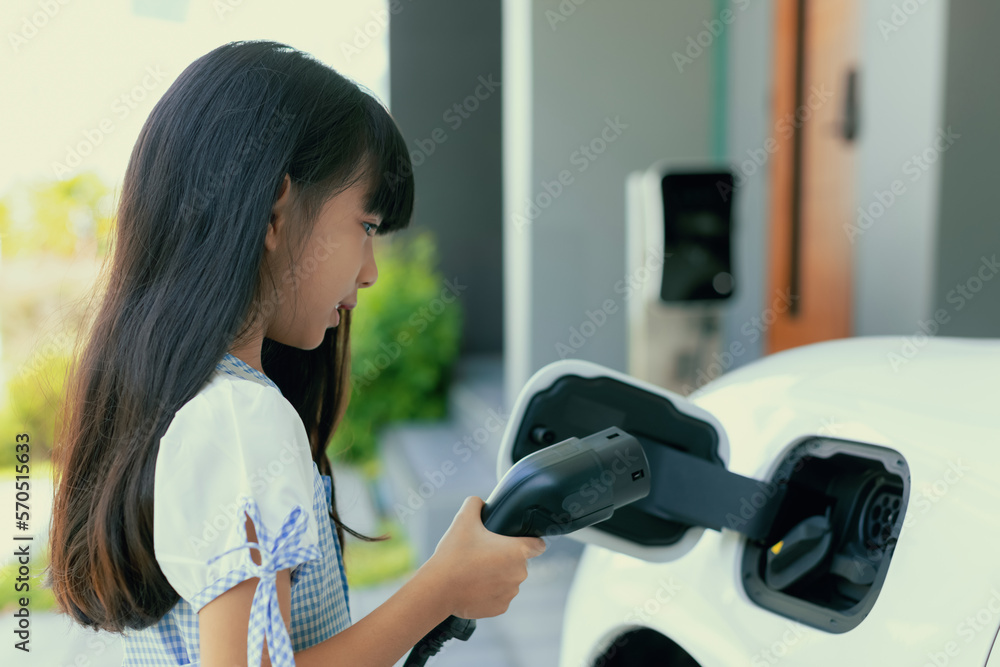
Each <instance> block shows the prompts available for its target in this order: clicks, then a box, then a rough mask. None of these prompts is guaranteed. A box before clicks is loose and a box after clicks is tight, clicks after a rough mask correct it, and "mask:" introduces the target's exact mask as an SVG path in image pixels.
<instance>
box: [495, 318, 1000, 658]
mask: <svg viewBox="0 0 1000 667" xmlns="http://www.w3.org/2000/svg"><path fill="white" fill-rule="evenodd" d="M565 374H576V375H581V376H596V375H602V374H603V375H607V376H610V377H614V378H616V379H619V380H622V381H625V382H628V383H631V384H633V385H634V386H638V387H640V388H643V389H646V390H648V391H656V392H658V393H660V394H662V395H664V396H668V397H669V398H670V399H671V400H672V401H674V403H675V405H676V407H677V408H678V409H680V410H682V411H686V412H690V413H691V414H694V415H698V416H701V417H704V418H706V419H707V420H710V422H711V423H714V424H717V425H718V428H719V429H720V445H719V453H720V456H721V458H722V459H723V461H724V462H725V463H726V467H727V468H728V470H730V471H732V472H735V473H738V474H740V475H744V476H746V477H751V478H755V479H760V480H764V479H768V478H769V476H770V475H771V474H772V473H773V472H774V470H775V467H776V466H777V463H778V461H779V460H780V459H781V458H782V456H783V454H784V453H785V452H787V451H788V449H789V448H790V447H791V446H792V445H794V444H795V443H797V442H800V441H802V440H803V438H806V437H809V436H817V435H818V436H827V437H831V438H837V439H843V440H848V441H855V442H859V443H867V444H872V445H879V446H883V447H886V448H890V449H892V450H895V451H896V452H898V453H900V454H902V455H903V456H904V457H905V459H906V463H907V465H908V467H909V472H910V487H909V498H908V502H905V501H904V503H905V505H906V506H905V516H904V521H903V524H902V530H901V532H900V533H899V536H898V542H897V543H896V547H895V551H894V553H893V555H892V558H891V561H890V562H889V565H888V571H887V574H886V575H885V580H884V583H883V584H882V588H881V590H880V592H879V593H878V596H877V598H876V599H875V603H874V606H873V607H872V608H871V611H870V612H869V613H868V614H867V616H866V617H864V619H863V620H862V621H861V622H860V623H859V624H858V625H857V626H856V627H854V628H852V629H850V630H848V631H846V632H840V633H834V632H827V631H824V630H820V629H817V628H815V627H810V626H809V625H806V624H803V623H800V622H796V621H793V620H790V619H789V618H786V617H785V616H782V615H779V614H778V613H775V612H773V611H770V610H768V609H766V608H763V607H762V606H760V605H758V604H757V603H755V602H754V601H753V600H752V599H751V598H750V596H749V595H748V594H747V592H746V590H745V588H744V585H743V583H742V581H741V567H740V563H741V558H742V557H743V550H744V547H745V545H746V543H747V541H746V539H745V538H743V536H741V535H739V534H737V533H735V532H732V531H729V530H725V529H724V530H723V531H722V532H716V531H713V530H705V529H691V530H689V531H688V533H687V534H686V535H685V537H684V539H683V540H682V541H681V543H680V544H678V545H674V546H672V547H668V548H658V549H657V548H641V547H638V546H637V545H634V544H630V543H627V542H626V541H625V540H621V539H619V538H615V537H613V536H610V535H607V534H606V533H603V532H602V531H600V530H597V529H596V528H588V529H584V530H582V531H579V532H578V533H577V534H575V535H574V536H573V537H575V538H577V539H580V540H582V541H585V542H588V543H589V546H588V547H587V548H586V549H585V551H584V554H583V557H582V559H581V561H580V564H579V567H578V570H577V573H576V578H575V580H574V584H573V587H572V590H571V592H570V596H569V599H568V602H567V607H566V615H565V621H564V630H563V637H562V648H561V661H560V665H561V666H562V667H589V666H591V665H602V664H669V663H668V662H666V661H665V662H662V663H660V662H649V661H648V659H647V661H646V662H638V661H636V660H635V659H633V660H632V661H629V660H628V659H625V658H624V656H626V655H627V654H628V651H629V647H628V645H627V640H626V641H624V643H623V641H622V639H621V638H622V637H623V636H624V635H625V633H627V632H629V631H630V630H635V629H637V628H647V629H648V630H650V631H655V633H658V634H660V635H662V636H664V637H666V638H669V639H670V640H671V641H672V642H674V643H676V644H677V645H678V646H679V647H681V648H682V649H683V650H684V651H685V652H686V653H687V654H689V656H690V657H691V658H693V660H694V661H695V662H696V663H697V664H698V665H700V666H701V667H724V666H725V667H731V666H733V665H750V666H752V667H757V666H764V665H776V664H781V665H802V666H806V665H808V666H809V667H834V666H837V667H840V666H841V665H844V664H852V665H913V666H914V667H922V666H924V665H931V666H933V667H943V666H944V665H961V666H970V667H971V666H972V665H976V666H978V667H982V666H983V665H987V664H988V666H989V667H1000V648H996V649H992V647H993V646H994V643H995V642H996V635H997V629H998V627H1000V341H998V340H973V339H948V338H933V337H925V336H922V335H921V336H918V337H914V338H894V337H877V338H855V339H846V340H840V341H833V342H828V343H820V344H816V345H810V346H806V347H802V348H797V349H794V350H789V351H786V352H782V353H779V354H775V355H771V356H769V357H766V358H764V359H762V360H759V361H757V362H754V363H752V364H749V365H747V366H744V367H742V368H740V369H737V370H735V371H733V372H731V373H728V374H725V375H723V376H722V377H720V378H718V379H717V380H715V381H713V382H711V383H709V384H708V385H706V386H704V387H703V388H701V389H700V390H699V391H697V392H696V393H695V394H694V395H692V396H691V397H688V398H683V397H680V396H677V395H675V394H671V393H670V392H666V391H665V390H662V389H659V388H655V387H652V386H651V385H647V384H645V383H642V382H639V381H637V380H634V379H632V378H629V377H628V376H626V375H624V374H621V373H617V372H615V371H611V370H609V369H605V368H603V367H600V366H597V365H596V364H590V363H587V362H581V361H573V360H568V361H563V362H558V363H556V364H552V365H550V366H547V367H546V368H544V369H542V370H541V371H539V373H537V374H536V375H535V376H534V377H533V378H532V379H531V380H530V381H529V383H528V385H527V387H526V388H525V391H524V392H523V393H522V396H521V398H519V400H518V403H517V405H515V408H514V410H513V412H512V416H511V419H510V422H509V426H508V432H507V433H505V434H504V443H503V445H502V448H501V453H500V460H499V465H498V472H499V473H500V474H502V473H503V472H504V471H505V470H506V469H507V468H509V467H510V465H512V463H513V461H512V460H511V452H510V442H511V439H512V438H513V437H514V431H515V430H516V428H517V425H518V424H519V423H520V420H521V416H523V414H524V404H525V401H526V400H527V399H528V398H530V396H531V395H532V394H534V393H535V392H537V391H538V390H540V389H542V388H544V387H547V386H548V385H550V384H551V383H552V382H553V381H554V379H555V378H558V377H560V376H561V375H565ZM652 473H653V474H654V475H655V470H654V471H652ZM654 483H655V477H654ZM616 640H617V642H618V644H617V645H616ZM991 649H992V650H993V653H992V657H990V653H991ZM615 653H617V654H618V660H619V661H618V662H613V661H612V658H613V655H614V654H615ZM602 656H603V657H602ZM988 660H989V662H987V661H988ZM684 664H692V663H690V662H685V663H684Z"/></svg>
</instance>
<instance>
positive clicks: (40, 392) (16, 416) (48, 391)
mask: <svg viewBox="0 0 1000 667" xmlns="http://www.w3.org/2000/svg"><path fill="white" fill-rule="evenodd" d="M69 361H70V360H69V356H68V355H67V354H66V353H64V352H55V351H45V352H40V353H38V354H36V355H35V356H34V357H32V358H31V359H30V360H29V361H28V363H27V364H25V365H24V366H23V367H22V368H21V369H19V372H18V373H17V374H16V375H14V376H13V377H12V378H11V379H10V381H9V382H8V383H7V395H8V401H7V405H4V406H2V409H0V437H2V438H7V439H11V438H13V437H14V435H15V434H17V433H27V434H28V437H29V438H31V440H30V444H31V460H32V461H33V462H36V461H46V460H48V459H49V458H50V456H51V451H52V441H53V439H54V436H55V424H56V418H57V416H58V414H59V411H60V410H61V408H62V401H63V392H64V390H65V384H66V374H67V371H68V369H69ZM11 465H14V448H13V446H10V447H4V448H2V450H0V467H3V466H11Z"/></svg>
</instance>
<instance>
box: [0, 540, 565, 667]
mask: <svg viewBox="0 0 1000 667" xmlns="http://www.w3.org/2000/svg"><path fill="white" fill-rule="evenodd" d="M579 552H580V546H579V545H578V544H576V543H575V542H572V541H570V540H569V539H567V538H555V539H553V540H550V541H549V546H548V549H547V550H546V553H545V554H543V555H542V556H539V557H538V558H535V559H533V560H532V561H530V568H529V572H530V574H529V576H528V580H527V581H526V582H525V583H524V584H522V586H521V592H520V594H519V595H518V596H517V598H515V599H514V602H513V603H512V604H511V606H510V609H509V610H508V611H507V613H506V614H504V615H503V616H499V617H496V618H488V619H481V620H480V621H479V622H478V624H477V625H478V627H477V629H476V632H475V634H474V635H473V636H472V637H471V638H470V639H469V641H468V642H459V641H452V642H450V643H449V644H448V645H446V646H445V648H444V650H442V652H441V653H440V654H438V655H437V656H435V657H434V658H432V659H431V660H429V661H428V665H433V666H434V667H459V666H461V667H467V666H468V665H475V666H476V667H553V666H554V665H557V664H558V652H559V639H560V634H561V629H562V616H563V607H564V605H565V601H566V595H567V593H568V591H569V586H570V583H571V581H572V577H573V573H574V571H575V569H576V563H577V557H578V555H579ZM398 585H399V584H389V585H386V586H383V587H380V588H375V589H368V590H363V591H352V592H351V607H352V608H351V614H352V618H353V619H354V620H355V621H357V620H358V619H359V618H362V617H363V616H365V615H367V614H368V613H369V612H371V611H372V610H373V609H375V608H376V607H377V606H378V605H380V604H381V603H382V602H384V601H385V599H386V598H388V597H389V596H390V595H392V594H393V593H394V592H395V590H396V589H397V587H398ZM31 623H32V625H31V648H32V652H31V653H30V654H29V655H25V654H23V653H21V652H20V651H16V650H14V649H13V648H12V647H11V642H10V641H9V640H7V639H5V640H4V642H3V646H2V647H0V664H2V665H4V666H5V667H7V666H11V665H17V666H20V665H24V666H25V667H119V666H120V665H121V662H122V647H121V643H120V640H119V639H118V638H117V637H115V636H114V635H109V634H106V633H94V632H91V631H88V630H84V629H82V628H80V627H78V626H76V625H74V624H72V623H70V622H69V621H68V620H67V619H66V618H65V617H63V616H60V615H57V614H41V613H40V614H35V615H33V616H32V618H31ZM3 627H4V628H8V627H9V623H8V622H4V623H3ZM4 634H7V632H4ZM397 664H398V665H402V660H401V661H400V662H399V663H397Z"/></svg>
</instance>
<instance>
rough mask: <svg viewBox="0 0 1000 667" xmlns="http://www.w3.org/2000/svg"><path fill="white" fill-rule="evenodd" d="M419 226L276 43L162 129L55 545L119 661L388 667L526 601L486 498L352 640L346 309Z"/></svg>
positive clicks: (145, 144) (527, 542)
mask: <svg viewBox="0 0 1000 667" xmlns="http://www.w3.org/2000/svg"><path fill="white" fill-rule="evenodd" d="M412 207H413V178H412V170H411V166H410V160H409V156H408V154H407V151H406V145H405V142H404V141H403V139H402V137H401V136H400V133H399V130H398V129H397V127H396V125H395V123H394V122H393V120H392V119H391V117H390V116H389V114H388V112H387V111H386V110H385V109H384V108H383V107H382V106H381V105H380V104H379V103H378V102H377V101H376V100H375V99H374V98H372V97H371V96H369V95H368V94H366V93H364V92H362V91H361V90H359V88H358V87H357V86H356V85H355V84H353V83H352V82H350V81H348V80H347V79H345V78H344V77H342V76H340V75H339V74H337V73H336V72H334V71H333V70H331V69H330V68H328V67H326V66H324V65H323V64H321V63H319V62H317V61H316V60H314V59H313V58H311V57H310V56H308V55H306V54H304V53H301V52H299V51H296V50H294V49H292V48H290V47H288V46H286V45H283V44H278V43H274V42H266V41H254V42H239V43H232V44H227V45H225V46H221V47H219V48H217V49H215V50H214V51H212V52H211V53H209V54H207V55H205V56H203V57H202V58H199V59H198V60H196V61H195V62H194V63H193V64H192V65H190V66H189V67H188V68H187V69H186V70H185V71H184V72H183V73H182V74H181V75H180V77H178V79H177V81H176V82H175V83H174V84H173V85H172V86H171V87H170V89H169V90H168V91H167V92H166V94H165V95H164V96H163V98H162V99H161V100H160V101H159V102H158V103H157V105H156V106H155V108H154V109H153V111H152V113H151V114H150V116H149V119H148V120H147V121H146V123H145V125H144V126H143V128H142V131H141V133H140V135H139V138H138V140H137V142H136V145H135V148H134V149H133V151H132V155H131V159H130V161H129V165H128V169H127V171H126V173H125V180H124V184H123V191H122V195H121V200H120V203H119V208H118V213H117V231H116V234H117V236H116V239H115V242H114V254H113V259H112V263H111V267H110V268H111V273H110V280H109V281H108V285H107V291H106V294H105V296H104V299H103V302H102V304H101V307H100V309H99V311H98V314H97V317H96V319H95V322H94V324H93V327H92V331H91V333H90V337H89V341H88V342H87V344H86V346H85V348H84V350H83V352H82V356H81V357H80V358H79V359H78V361H77V364H76V366H75V374H74V383H73V388H72V391H71V393H70V395H69V399H68V401H67V406H66V407H67V410H66V417H65V419H64V430H63V433H62V436H61V438H60V443H59V446H58V448H57V451H56V455H55V464H56V469H57V472H58V475H59V480H58V483H57V490H56V497H55V505H54V511H53V519H52V532H51V536H50V537H51V541H50V545H51V572H50V583H51V586H52V588H53V591H54V593H55V595H56V598H57V600H58V602H59V604H60V606H61V608H62V609H63V610H64V611H65V612H66V613H69V614H71V615H72V617H73V618H74V619H75V620H76V621H78V622H79V623H81V624H83V625H86V626H89V627H92V628H100V629H104V630H108V631H112V632H118V633H121V634H122V635H123V637H124V646H125V662H124V665H126V666H133V665H134V666H139V665H142V666H160V665H164V666H165V665H201V666H202V667H222V666H225V667H231V666H233V665H275V666H286V665H299V666H300V667H310V666H316V667H318V666H320V665H323V666H329V665H338V664H350V665H392V664H393V663H395V662H396V661H397V660H398V659H399V658H400V657H401V656H402V655H403V654H404V653H405V652H406V651H407V650H408V649H409V648H410V647H411V646H412V645H413V644H414V643H416V642H417V640H419V639H420V638H421V637H422V636H423V635H424V634H426V633H427V632H428V631H429V630H431V629H432V628H433V627H434V626H435V625H437V624H438V623H439V622H441V621H442V620H444V619H445V618H446V617H447V616H449V615H451V614H454V615H457V616H461V617H465V618H481V617H484V616H493V615H496V614H500V613H503V612H504V611H505V610H506V608H507V605H508V604H509V602H510V600H511V598H513V596H514V595H515V594H516V593H517V589H518V585H519V583H520V582H521V581H523V580H524V578H525V576H526V559H528V558H531V557H533V556H536V555H538V554H539V553H541V552H542V551H543V550H544V542H542V541H541V540H540V539H538V538H511V537H502V536H499V535H495V534H493V533H490V532H489V531H487V530H486V529H485V528H484V527H483V525H482V522H481V520H480V509H481V507H482V500H481V499H479V498H475V497H472V498H468V499H466V501H465V504H464V505H463V506H462V508H461V510H460V511H459V513H458V514H457V515H456V517H455V520H454V521H453V523H452V525H451V528H450V529H449V530H448V532H447V533H446V534H445V536H444V537H443V538H442V539H441V541H440V543H439V544H438V547H437V550H436V551H435V553H434V555H433V556H432V557H431V558H430V559H429V560H428V561H427V563H425V564H424V565H423V566H422V567H420V569H419V570H418V571H417V573H416V574H415V575H414V576H413V578H412V579H411V580H410V581H409V582H407V583H406V584H405V585H404V586H403V587H402V588H401V589H400V591H399V592H398V593H397V594H396V595H394V596H393V597H392V598H390V599H389V600H388V601H387V602H386V603H385V604H383V605H382V606H381V607H379V608H378V609H377V610H375V611H374V612H372V613H371V614H370V615H368V616H367V617H365V618H364V619H362V620H361V621H359V622H358V623H357V624H354V625H351V623H350V616H349V611H348V606H347V605H348V598H347V586H346V580H345V578H344V573H343V561H342V558H341V551H340V545H341V543H342V538H343V532H344V531H345V530H347V531H349V532H352V533H353V531H350V530H349V529H348V528H347V527H345V526H344V525H342V524H341V522H340V520H339V518H338V516H337V512H336V508H335V506H334V498H333V493H332V480H331V478H330V462H329V460H328V459H327V456H326V453H325V449H326V444H327V442H328V441H329V439H330V436H331V434H332V432H333V430H334V429H335V428H336V425H337V422H338V421H339V419H340V418H341V416H342V415H343V413H344V410H345V408H346V402H347V398H348V395H349V393H350V392H349V387H348V384H347V382H348V378H349V368H348V361H349V354H348V331H349V327H350V320H351V309H352V308H354V306H355V305H356V303H357V291H358V289H360V288H365V287H370V286H371V285H372V284H374V283H375V281H376V278H377V275H378V271H377V268H376V264H375V257H374V254H373V246H372V239H371V237H372V236H373V235H375V234H386V233H389V232H391V231H394V230H396V229H401V228H403V227H405V226H406V225H407V223H408V222H409V218H410V214H411V210H412ZM375 400H377V398H376V399H375Z"/></svg>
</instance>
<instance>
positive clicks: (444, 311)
mask: <svg viewBox="0 0 1000 667" xmlns="http://www.w3.org/2000/svg"><path fill="white" fill-rule="evenodd" d="M382 241H383V242H382V243H380V245H379V247H378V248H377V250H376V259H377V262H378V267H379V273H378V275H379V277H378V281H377V282H376V284H375V285H374V286H373V287H371V288H370V289H366V290H362V291H361V292H360V293H359V295H358V308H357V310H356V311H354V312H353V313H352V316H353V319H352V321H351V381H352V392H351V404H350V407H348V409H347V414H346V415H345V416H344V419H343V421H342V422H341V424H340V426H339V428H338V429H337V432H336V434H334V437H333V441H332V443H331V449H330V454H331V456H332V457H334V458H335V459H336V458H339V459H341V460H348V461H354V462H364V461H369V460H371V459H373V458H374V457H375V454H376V436H377V433H378V430H379V429H380V428H382V427H384V426H385V425H386V424H389V423H390V422H394V421H401V420H414V419H416V420H419V419H439V418H441V417H443V416H444V415H445V412H446V407H447V389H448V384H449V382H450V379H451V371H452V368H453V366H454V363H455V360H456V358H457V356H458V348H459V340H460V336H461V326H462V314H461V309H460V306H459V299H458V294H457V291H458V289H456V286H455V285H453V284H452V283H451V282H450V281H447V280H445V278H444V276H442V275H441V274H440V272H439V271H437V270H436V266H435V265H436V251H435V246H434V242H433V239H432V238H431V236H430V235H429V234H427V233H424V234H420V235H416V236H410V237H408V238H400V239H391V240H382Z"/></svg>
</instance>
